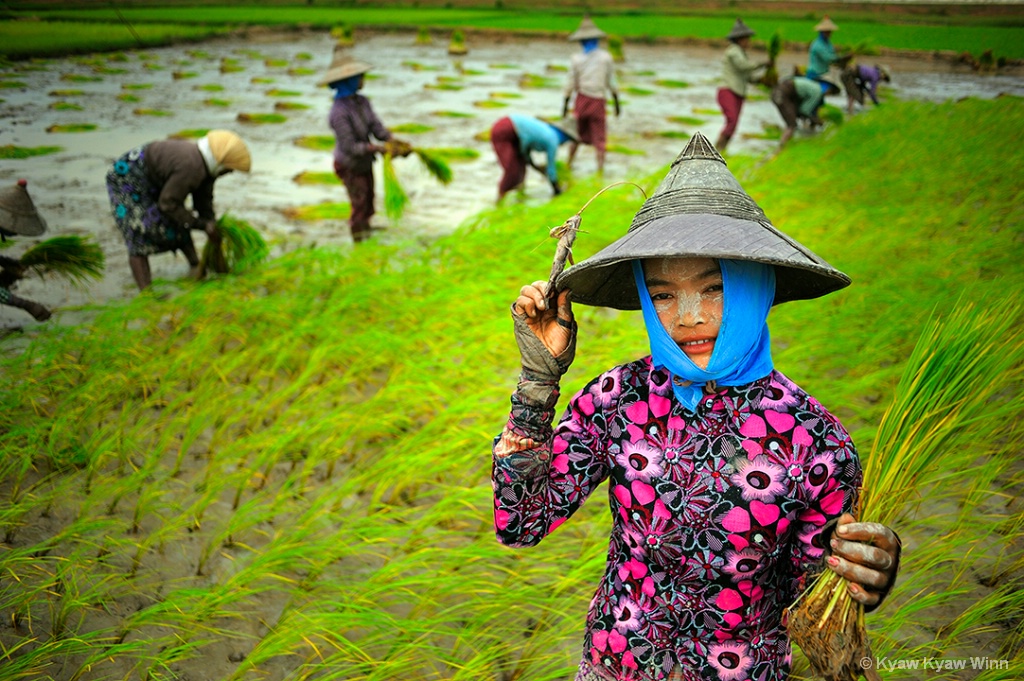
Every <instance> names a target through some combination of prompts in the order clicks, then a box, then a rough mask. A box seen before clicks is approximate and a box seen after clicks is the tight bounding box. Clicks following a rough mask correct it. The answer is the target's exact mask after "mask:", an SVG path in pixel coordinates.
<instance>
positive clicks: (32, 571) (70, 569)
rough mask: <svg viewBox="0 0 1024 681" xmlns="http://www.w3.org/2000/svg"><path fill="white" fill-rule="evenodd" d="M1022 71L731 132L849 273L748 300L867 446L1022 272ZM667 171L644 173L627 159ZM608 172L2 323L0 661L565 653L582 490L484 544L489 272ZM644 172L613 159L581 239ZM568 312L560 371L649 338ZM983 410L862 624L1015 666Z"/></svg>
mask: <svg viewBox="0 0 1024 681" xmlns="http://www.w3.org/2000/svg"><path fill="white" fill-rule="evenodd" d="M1022 104H1024V103H1022V101H1021V100H1020V99H1017V98H1012V97H1004V98H1000V99H997V100H992V101H980V100H974V99H968V100H965V101H961V102H959V103H947V104H941V105H938V104H928V103H921V102H894V103H891V104H890V103H887V104H886V105H885V106H884V107H882V108H879V109H878V110H877V111H873V112H872V113H871V115H862V116H856V117H854V118H852V119H851V120H849V121H847V122H846V123H844V125H843V126H841V127H839V128H835V129H833V130H832V131H830V132H829V133H827V134H824V135H819V136H818V137H815V138H810V139H797V140H794V141H793V143H792V144H791V145H790V146H788V147H787V149H786V151H785V153H783V154H781V155H779V156H776V157H773V158H763V159H754V158H748V157H741V156H735V157H731V158H730V164H731V167H732V169H733V172H734V173H735V174H737V176H738V177H739V178H740V179H741V182H743V184H744V187H745V188H746V189H747V190H748V191H749V192H750V193H751V194H752V195H753V196H754V197H755V199H756V200H757V201H758V202H759V203H760V205H761V206H762V207H763V208H764V209H765V211H766V213H767V214H768V215H769V216H770V217H771V218H772V220H773V221H774V222H775V224H776V225H778V226H779V227H780V228H781V229H783V230H785V231H786V232H788V233H790V234H792V235H793V236H794V237H795V238H797V239H799V240H800V241H801V242H802V243H804V244H806V245H807V246H808V247H810V248H812V249H814V250H815V251H816V252H818V253H820V254H822V255H823V256H825V257H826V258H827V259H828V260H829V261H831V262H832V263H833V264H834V265H836V266H837V267H839V268H840V269H842V270H844V271H845V272H847V273H848V274H849V275H850V276H851V277H852V278H853V280H854V285H853V286H851V287H850V288H849V289H847V290H845V291H843V292H840V293H838V294H835V295H832V296H829V297H826V298H824V299H821V300H817V301H807V302H799V303H792V304H789V305H784V306H781V307H780V308H779V309H777V310H775V311H774V312H773V314H772V320H771V324H772V333H773V347H774V352H775V360H776V364H777V366H778V367H779V368H780V369H781V370H783V371H784V372H786V373H787V374H788V375H789V376H791V377H792V378H793V379H794V380H796V381H797V382H798V383H800V384H801V385H803V387H805V388H807V389H808V390H809V391H810V392H811V393H813V394H815V395H816V396H817V397H818V398H819V399H820V400H821V401H822V402H823V403H824V404H825V405H826V406H827V407H829V408H830V409H831V410H833V411H834V412H835V413H837V414H838V415H839V416H840V417H841V418H842V419H843V421H844V423H846V425H847V426H848V428H850V430H851V432H852V433H853V435H854V438H855V440H856V441H857V442H858V443H859V444H860V446H861V450H862V452H864V453H866V452H867V451H868V450H869V444H870V442H871V440H872V436H873V435H874V431H875V429H876V426H877V424H878V422H879V420H880V418H881V415H882V413H883V412H884V410H885V407H886V405H887V403H888V401H889V399H890V398H891V395H892V392H893V389H894V387H895V385H896V384H897V381H898V380H899V377H900V375H901V373H902V367H903V365H904V364H905V362H906V361H907V358H908V357H909V356H910V353H911V351H912V348H913V346H914V343H915V341H916V340H917V337H918V335H919V334H920V332H921V330H922V329H923V328H925V326H926V325H927V324H928V320H929V319H930V318H932V317H933V316H936V317H938V318H942V317H945V316H947V315H948V314H949V313H950V311H951V310H952V309H953V308H954V306H955V305H956V304H957V302H958V301H959V300H963V299H968V300H971V301H974V302H975V303H976V304H977V305H980V306H990V307H999V306H1000V305H1001V301H1003V300H1005V297H1006V296H1008V295H1013V294H1014V292H1017V291H1019V290H1020V287H1021V285H1022V283H1024V272H1022V270H1021V268H1020V266H1019V263H1020V261H1021V258H1022V256H1024V253H1022V248H1024V242H1022V239H1021V225H1022V224H1024V219H1022V218H1024V213H1022V208H1021V205H1022V204H1021V201H1020V198H1021V197H1020V187H1019V180H1018V179H1017V178H1019V177H1021V175H1022V172H1024V167H1022V165H1024V160H1022V158H1021V155H1020V154H1019V151H1018V150H1017V149H1015V148H1013V146H1012V145H1007V144H1000V143H998V134H999V133H998V131H999V130H1001V129H1007V127H1006V126H1014V127H1015V128H1020V126H1021V125H1022V124H1024V106H1022ZM967 128H969V129H971V130H974V131H976V134H975V135H973V136H972V137H971V138H970V139H967V138H965V137H964V136H962V135H959V134H958V132H959V131H961V130H963V129H967ZM1010 129H1013V128H1010ZM936 140H941V143H936ZM852 169H855V170H856V172H852ZM664 171H665V169H660V170H658V171H657V172H653V173H652V174H651V175H650V176H648V177H647V178H638V181H639V182H640V183H641V184H642V185H644V187H645V189H646V190H647V191H648V192H650V191H651V190H652V189H653V188H654V186H655V185H656V183H657V182H658V181H659V180H660V178H661V176H662V175H663V174H664ZM965 177H969V178H971V181H970V182H964V181H962V178H965ZM779 178H785V181H784V182H780V181H779ZM600 188H601V185H600V184H598V183H597V180H596V179H589V180H588V179H580V180H579V181H577V182H576V183H575V184H574V185H573V187H572V188H571V189H570V190H569V191H567V192H566V193H565V194H563V195H562V196H560V197H557V198H555V199H553V200H552V201H551V202H550V203H547V204H544V205H542V206H525V205H515V204H512V205H507V206H505V207H503V208H500V209H495V210H492V211H488V212H485V213H483V214H481V215H479V216H478V217H477V218H476V219H475V220H473V221H471V222H470V223H468V224H466V225H465V226H463V227H462V228H461V229H460V230H459V231H457V232H456V233H454V234H452V235H451V236H447V237H442V238H439V239H437V240H435V241H433V242H430V243H422V242H409V243H405V242H402V243H391V244H382V243H377V242H374V241H370V242H367V243H365V244H361V245H360V247H359V248H358V249H356V250H354V251H353V250H344V249H335V248H305V249H301V250H297V251H293V252H291V253H289V254H287V255H285V256H282V257H280V258H278V259H276V260H274V261H271V262H267V263H265V264H264V265H262V266H260V267H258V268H255V269H253V270H251V271H249V272H246V273H245V274H242V275H238V276H227V277H221V278H216V279H213V280H210V281H205V282H202V283H186V282H174V283H169V282H157V284H156V286H155V288H154V290H153V292H152V293H147V294H144V295H140V296H138V297H137V298H135V299H133V300H131V301H128V302H125V303H123V304H111V305H109V306H107V307H104V308H102V309H100V310H99V311H98V314H97V316H96V318H95V320H94V321H93V322H92V323H90V324H89V325H88V326H85V327H80V328H67V327H59V326H49V327H46V328H44V329H42V330H40V331H39V333H38V335H36V336H34V337H32V338H19V337H17V336H8V337H7V338H5V339H4V340H3V341H2V343H3V344H4V351H3V352H0V356H2V359H0V395H2V399H3V407H4V408H3V410H2V411H0V433H2V439H0V452H2V454H0V540H2V543H0V575H2V577H0V621H2V624H0V646H2V648H0V679H2V680H4V681H7V680H13V679H24V678H40V677H46V678H54V679H59V680H76V681H77V680H79V679H106V678H111V679H113V678H146V679H178V678H186V677H189V678H211V679H213V678H216V679H237V680H243V679H346V680H356V679H359V680H380V681H383V680H385V679H389V680H390V679H398V678H401V679H412V680H417V681H418V680H423V681H426V680H429V679H467V680H468V679H474V680H478V679H495V680H497V679H530V680H531V681H535V680H536V681H549V680H550V681H555V680H556V679H564V678H566V677H567V676H569V674H570V672H571V670H572V669H573V668H574V667H575V664H576V663H577V662H578V659H579V655H580V645H581V638H580V633H581V631H582V624H583V617H584V614H585V612H586V608H587V604H588V602H589V599H590V596H591V593H592V590H593V587H594V585H595V584H596V580H597V578H598V576H599V575H600V574H601V572H602V570H603V563H604V555H605V549H606V541H607V532H608V528H609V522H608V519H607V517H606V516H607V511H606V510H605V508H604V504H603V500H602V498H601V497H602V494H603V493H602V492H598V494H597V495H596V496H595V498H593V499H591V500H590V502H589V504H587V506H585V507H584V509H583V510H582V511H581V512H580V513H579V514H577V516H576V517H574V518H573V520H572V521H571V522H569V523H567V524H566V525H565V526H563V527H562V528H560V529H559V530H558V532H557V533H555V535H553V536H552V537H551V538H549V539H548V540H546V541H545V542H544V543H543V544H541V545H540V546H539V547H536V548H533V549H529V550H510V549H506V548H504V547H502V546H500V545H498V544H497V542H496V541H495V540H494V538H493V529H492V520H491V500H490V484H489V469H490V446H491V440H492V438H493V437H494V436H495V435H496V434H497V433H498V432H499V431H500V429H501V426H502V424H503V423H504V420H505V417H506V413H507V409H508V395H509V392H510V391H511V390H512V388H513V387H514V385H515V381H516V376H517V374H518V364H517V363H518V355H517V351H516V349H515V345H514V341H513V339H512V335H511V323H510V320H509V318H508V304H509V302H510V300H511V299H512V297H514V294H515V292H516V291H517V290H518V288H519V286H520V285H521V284H523V283H525V282H528V281H531V280H534V279H537V278H539V277H543V276H545V275H546V274H547V272H548V270H549V269H550V261H551V256H552V253H553V251H554V241H553V240H552V239H550V238H549V237H548V236H547V234H548V229H549V228H550V227H551V226H554V225H558V224H561V223H562V222H563V221H564V220H565V219H566V217H568V216H569V215H571V214H573V213H575V212H576V210H578V209H579V207H580V206H582V205H583V204H584V203H585V202H586V201H587V199H589V198H590V196H591V195H593V194H594V193H595V192H597V191H598V190H599V189H600ZM639 204H640V199H639V197H638V192H636V190H635V189H631V188H628V187H622V188H616V189H613V190H610V191H608V192H605V194H603V195H602V196H601V197H600V198H599V199H598V200H597V201H595V203H594V204H593V205H592V207H591V208H590V209H589V210H588V211H587V213H586V214H585V215H584V220H583V225H582V229H583V232H582V233H581V234H580V237H579V239H578V240H577V252H576V257H577V259H579V258H582V257H585V256H586V255H589V254H590V253H593V252H595V251H596V250H598V249H599V248H600V247H602V246H603V245H605V244H606V243H608V242H610V241H611V240H613V239H614V238H616V237H617V236H618V235H619V234H621V233H622V231H623V230H624V229H625V227H626V225H628V223H629V220H630V218H631V216H632V213H633V212H634V211H635V210H636V209H637V208H638V207H639ZM1017 309H1019V308H1017ZM576 312H577V317H578V320H579V323H580V328H581V337H580V349H579V352H578V359H577V362H576V364H575V365H574V366H573V368H572V369H571V370H570V372H569V374H568V375H567V376H566V378H565V382H564V386H565V389H564V392H563V401H564V400H565V399H566V398H567V397H568V396H569V395H570V394H571V392H572V391H573V390H575V389H576V388H578V387H581V386H582V385H583V384H584V383H585V381H586V380H588V379H589V378H590V377H592V376H593V375H596V374H597V373H598V372H600V371H602V370H604V369H606V368H607V367H609V366H611V365H612V364H615V363H619V362H622V361H627V360H630V359H633V358H635V357H638V356H640V355H642V354H646V352H647V350H646V347H645V346H646V341H645V338H646V336H645V334H644V332H643V329H642V321H641V320H640V318H639V316H638V315H635V314H633V313H620V312H615V311H610V310H604V309H590V308H585V307H582V306H577V308H576ZM1019 328H1020V327H1019V325H1017V326H1011V332H1012V333H1014V334H1017V335H1019V334H1020V332H1019V330H1018V329H1019ZM1017 394H1018V395H1020V392H1019V391H1018V393H1017ZM1021 416H1022V415H1021V414H1020V413H1019V412H1018V413H1017V415H1016V419H1015V421H1016V422H1018V423H1019V422H1021V421H1024V419H1022V418H1020V417H1021ZM1008 418H1010V417H1008ZM966 427H970V424H967V426H966ZM990 435H991V433H989V432H978V433H977V442H978V452H977V459H976V467H977V474H976V475H974V476H962V475H960V476H948V475H947V473H948V472H947V471H944V470H942V469H941V468H937V469H933V470H930V471H928V472H926V474H925V475H924V476H923V479H922V481H921V487H920V488H919V491H920V495H917V494H909V495H908V496H907V498H906V500H905V503H904V504H903V509H902V511H901V512H900V513H898V514H897V518H898V520H897V521H896V523H895V524H896V527H897V529H898V531H899V532H900V534H901V536H902V537H903V540H904V542H905V550H904V565H903V570H902V572H901V575H900V578H899V581H898V583H897V587H896V590H895V591H894V592H893V594H892V596H891V597H890V600H889V601H888V602H887V603H886V605H885V606H884V607H883V608H882V610H881V611H879V612H878V613H875V614H872V615H869V617H868V627H869V631H870V633H871V636H872V641H873V646H874V651H875V653H876V654H877V655H878V656H880V657H888V658H890V659H895V658H907V659H912V658H913V659H920V658H922V657H924V656H930V657H932V658H960V657H968V656H971V655H987V656H988V657H989V658H992V659H1006V660H1008V661H1009V662H1010V664H1009V667H1008V668H1002V667H1000V668H996V669H989V670H984V671H981V672H979V673H977V674H976V675H974V676H971V677H970V678H978V679H982V680H983V681H996V680H1000V679H1002V680H1006V681H1009V680H1010V679H1017V678H1019V677H1020V672H1021V670H1022V669H1024V652H1022V634H1024V624H1022V622H1024V620H1022V619H1021V612H1024V590H1022V588H1021V586H1022V575H1024V572H1022V569H1024V505H1022V503H1021V499H1020V494H1021V490H1022V484H1024V479H1022V469H1021V465H1020V463H1019V461H1017V460H1016V457H1015V456H1013V455H1014V454H1015V453H1016V451H1017V450H1018V449H1019V446H1018V443H1019V442H1020V438H1019V435H1020V433H1019V432H1017V433H1014V434H1013V435H1014V436H1013V437H1004V439H1002V440H995V439H991V438H989V437H988V436H990ZM947 478H948V479H949V480H950V483H949V484H948V485H945V484H944V480H947ZM797 669H798V670H799V669H801V667H800V665H799V664H798V665H797ZM919 673H920V672H919V671H918V672H906V671H903V672H901V671H893V672H891V673H889V674H887V675H886V678H891V679H917V678H920V677H919ZM959 673H960V672H943V671H941V670H939V671H935V672H934V673H932V672H931V671H930V672H929V678H932V677H934V678H937V679H960V678H968V677H965V676H958V675H957V674H959ZM800 676H801V672H799V671H798V672H797V674H796V678H800Z"/></svg>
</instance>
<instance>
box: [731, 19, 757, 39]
mask: <svg viewBox="0 0 1024 681" xmlns="http://www.w3.org/2000/svg"><path fill="white" fill-rule="evenodd" d="M752 35H755V33H754V29H752V28H750V27H749V26H747V25H746V24H744V23H743V19H737V20H736V23H735V24H733V25H732V30H731V31H729V35H727V36H725V39H726V40H739V39H740V38H748V37H750V36H752Z"/></svg>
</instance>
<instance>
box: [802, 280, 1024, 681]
mask: <svg viewBox="0 0 1024 681" xmlns="http://www.w3.org/2000/svg"><path fill="white" fill-rule="evenodd" d="M1022 314H1024V306H1022V305H1021V304H1020V303H1016V302H1013V301H1011V300H1005V301H997V304H994V305H991V306H987V307H986V308H984V309H981V308H979V307H975V306H973V305H969V304H960V305H958V306H957V307H956V308H955V309H954V310H953V312H952V313H951V314H950V315H949V317H948V318H947V319H946V320H945V321H940V320H936V319H933V320H932V321H931V322H930V323H929V324H928V325H927V326H926V327H925V330H924V331H923V332H922V334H921V337H920V338H919V339H918V342H917V345H916V347H915V348H914V351H913V353H912V354H911V356H910V358H909V360H908V361H907V365H906V367H905V369H904V372H903V375H902V377H901V379H900V382H899V384H898V385H897V387H896V392H895V394H894V395H893V399H892V402H891V403H890V404H889V407H888V408H887V409H886V411H885V413H884V415H883V416H882V420H881V422H880V423H879V427H878V431H877V433H876V435H875V441H874V443H873V445H872V447H871V454H870V456H868V458H867V461H866V463H865V466H864V482H863V493H862V497H861V503H860V509H859V516H860V518H862V519H865V520H870V521H873V522H879V523H882V524H884V525H889V526H891V525H892V524H893V523H894V521H896V520H897V518H898V517H899V515H900V514H901V513H902V512H903V511H904V510H905V509H906V505H907V504H908V502H910V501H913V500H914V499H915V497H916V496H917V494H918V492H919V490H920V489H921V488H922V487H924V486H925V485H926V484H928V483H929V482H933V481H935V480H937V479H939V478H940V477H941V478H942V479H943V480H944V481H946V483H947V484H948V482H949V480H950V479H951V478H953V477H956V476H957V475H961V476H964V475H968V474H969V472H970V471H971V470H973V466H974V465H975V463H976V462H975V461H974V459H975V458H976V457H977V456H978V454H979V447H986V451H984V452H983V453H985V454H988V455H990V456H992V457H994V458H995V459H996V464H995V465H1005V462H1008V461H1009V459H1010V457H1011V455H1012V453H1011V452H1010V451H1009V449H1008V448H1009V447H1010V446H1012V445H1011V444H1008V442H1012V440H1008V439H1007V438H1000V437H996V436H997V435H998V434H999V433H1000V432H1001V431H1002V429H1003V428H1004V427H1006V426H1007V425H1008V424H1014V423H1016V422H1017V421H1018V420H1019V419H1020V418H1021V416H1022V415H1024V391H1021V382H1022V380H1024V338H1022V336H1021V335H1020V334H1019V333H1016V332H1015V328H1016V326H1017V325H1018V324H1019V322H1020V319H1021V316H1022ZM1004 460H1005V462H1004ZM788 628H789V632H790V635H791V637H792V639H793V641H794V642H795V643H796V644H797V645H799V646H800V649H801V650H802V651H803V652H804V654H805V655H806V656H807V659H808V661H809V662H810V663H811V667H812V668H813V670H814V672H815V674H817V675H818V676H820V677H821V678H824V679H826V680H827V681H855V680H856V679H857V678H859V677H860V676H864V677H865V678H866V679H868V680H869V681H874V680H875V679H880V677H879V675H878V672H877V671H876V670H875V669H874V668H868V669H864V668H862V661H863V660H865V659H867V660H874V659H875V658H874V657H873V656H872V654H871V647H870V644H869V641H868V637H867V632H866V629H865V624H864V607H863V606H862V605H860V604H859V603H857V602H856V601H854V600H853V599H852V598H851V597H850V595H849V592H848V591H847V586H846V583H845V580H843V578H841V577H839V576H838V575H836V573H834V572H832V571H831V570H825V571H824V572H822V573H821V574H820V575H819V576H818V578H817V580H816V581H815V582H814V583H813V584H812V585H811V586H810V588H808V589H807V590H806V591H805V592H804V593H803V594H802V595H801V596H800V598H798V599H797V602H796V603H795V604H794V605H793V606H791V608H790V609H789V624H788ZM869 667H870V665H869Z"/></svg>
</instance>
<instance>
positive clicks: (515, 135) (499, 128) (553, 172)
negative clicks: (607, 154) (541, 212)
mask: <svg viewBox="0 0 1024 681" xmlns="http://www.w3.org/2000/svg"><path fill="white" fill-rule="evenodd" d="M576 141H579V135H578V134H577V133H576V121H575V120H574V119H572V118H569V117H566V118H563V119H562V120H560V121H558V122H555V123H550V122H548V121H544V120H541V119H539V118H535V117H533V116H527V115H525V114H512V115H511V116H504V117H502V118H499V119H498V120H497V121H495V123H494V125H493V126H491V145H492V146H493V147H494V154H495V155H496V156H497V157H498V164H499V165H501V169H502V174H501V180H500V181H499V182H498V203H501V200H502V199H503V198H504V197H505V194H507V193H508V192H510V191H512V190H513V189H515V188H516V187H518V186H520V185H522V184H523V182H524V181H525V180H526V168H527V166H530V167H532V168H534V169H535V170H537V171H538V172H540V173H543V174H544V176H545V177H547V179H548V182H550V183H551V190H552V191H553V192H554V193H555V195H556V196H557V195H558V194H561V193H562V188H561V186H560V185H559V184H558V171H557V169H556V168H555V155H556V153H557V152H558V147H559V146H561V145H562V144H565V143H566V142H576ZM534 151H538V152H541V153H543V154H545V155H546V156H547V162H546V163H545V164H544V165H543V166H538V165H537V164H536V163H535V162H534V160H533V157H532V152H534Z"/></svg>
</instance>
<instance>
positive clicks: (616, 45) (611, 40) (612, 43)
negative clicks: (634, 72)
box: [608, 35, 626, 63]
mask: <svg viewBox="0 0 1024 681" xmlns="http://www.w3.org/2000/svg"><path fill="white" fill-rule="evenodd" d="M608 53H609V54H611V55H612V60H613V61H615V62H616V63H622V62H624V61H626V55H625V54H624V53H623V51H622V38H621V37H619V36H617V35H610V36H608Z"/></svg>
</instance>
